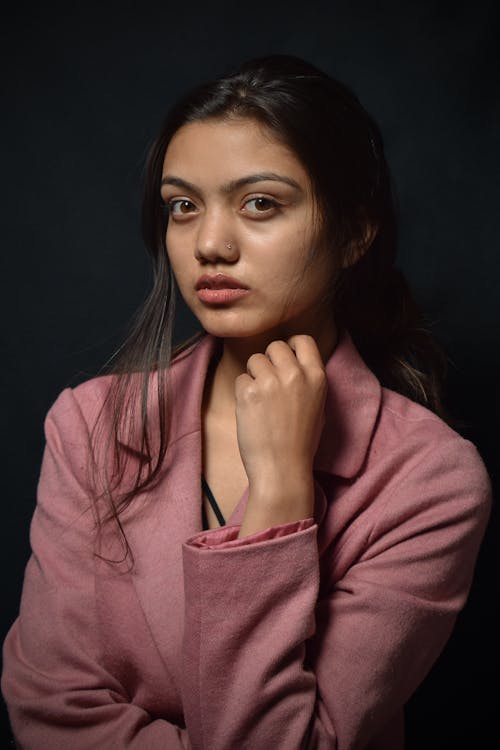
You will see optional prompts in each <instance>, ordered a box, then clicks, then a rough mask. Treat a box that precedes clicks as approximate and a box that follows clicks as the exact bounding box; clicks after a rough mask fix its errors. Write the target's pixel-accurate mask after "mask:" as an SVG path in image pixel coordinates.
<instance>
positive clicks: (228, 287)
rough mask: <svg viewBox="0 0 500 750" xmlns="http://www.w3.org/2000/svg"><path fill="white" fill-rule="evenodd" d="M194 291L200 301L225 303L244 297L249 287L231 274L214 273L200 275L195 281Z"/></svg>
mask: <svg viewBox="0 0 500 750" xmlns="http://www.w3.org/2000/svg"><path fill="white" fill-rule="evenodd" d="M196 291H197V294H198V299H199V300H201V302H206V303H208V304H225V303H227V302H234V301H235V300H238V299H241V298H242V297H245V296H246V295H247V294H249V292H250V289H249V288H248V287H247V286H246V284H243V282H242V281H239V280H238V279H235V278H233V277H232V276H227V275H226V274H223V273H216V274H213V275H212V274H205V275H203V276H201V277H200V278H199V279H198V281H197V282H196Z"/></svg>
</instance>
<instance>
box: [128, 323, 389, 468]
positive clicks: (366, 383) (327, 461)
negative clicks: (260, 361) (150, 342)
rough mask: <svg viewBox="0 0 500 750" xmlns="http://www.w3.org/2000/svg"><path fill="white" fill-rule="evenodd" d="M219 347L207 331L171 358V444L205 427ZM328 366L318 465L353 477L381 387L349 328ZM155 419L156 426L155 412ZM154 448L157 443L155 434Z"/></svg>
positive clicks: (374, 416)
mask: <svg viewBox="0 0 500 750" xmlns="http://www.w3.org/2000/svg"><path fill="white" fill-rule="evenodd" d="M220 347H221V342H220V340H219V339H217V338H216V337H215V336H212V335H210V334H206V335H205V336H203V338H202V339H200V340H199V341H198V342H196V343H195V344H194V345H192V346H191V347H190V348H188V349H187V350H186V351H185V352H182V353H181V354H180V355H178V356H177V357H176V358H175V360H174V361H173V362H172V365H171V368H170V373H169V375H170V381H169V385H168V388H169V393H168V396H169V399H170V403H171V404H172V405H173V409H172V410H171V427H170V436H169V443H170V444H171V443H173V442H174V441H177V440H179V439H181V438H182V437H184V436H186V435H189V434H191V433H193V432H201V406H202V398H203V390H204V385H205V380H206V377H207V372H208V368H209V366H210V364H211V362H212V359H213V358H214V357H215V356H218V355H219V354H220ZM325 370H326V375H327V380H328V393H327V398H326V405H325V424H324V426H323V431H322V433H321V438H320V443H319V446H318V450H317V452H316V456H315V460H314V468H315V469H317V470H319V471H326V472H329V473H331V474H335V475H337V476H341V477H344V478H346V479H347V478H352V477H354V476H355V475H356V474H357V473H358V472H359V470H360V468H361V466H362V464H363V461H364V459H365V456H366V453H367V450H368V447H369V444H370V440H371V437H372V434H373V431H374V428H375V423H376V420H377V416H378V413H379V409H380V403H381V392H382V391H381V386H380V383H379V381H378V380H377V378H376V377H375V375H374V374H373V373H372V372H371V370H369V369H368V367H367V366H366V364H365V363H364V361H363V360H362V358H361V356H360V355H359V353H358V351H357V349H356V347H355V345H354V343H353V341H352V339H351V336H350V334H349V333H348V332H347V331H342V332H339V340H338V342H337V345H336V347H335V349H334V351H333V353H332V355H331V356H330V358H329V360H328V362H327V363H326V366H325ZM152 390H153V389H152ZM150 403H151V405H152V403H153V402H152V401H151V402H150ZM153 414H154V411H153ZM151 421H152V425H153V427H154V425H155V419H154V417H153V418H152V420H151ZM126 444H127V445H128V446H129V447H130V448H132V449H133V450H136V451H137V450H138V441H137V440H135V439H132V440H130V439H129V440H127V441H126ZM152 447H153V449H154V448H155V447H156V440H155V439H154V438H153V445H152Z"/></svg>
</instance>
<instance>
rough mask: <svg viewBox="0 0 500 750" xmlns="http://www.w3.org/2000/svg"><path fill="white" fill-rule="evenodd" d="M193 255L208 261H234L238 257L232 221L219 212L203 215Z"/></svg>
mask: <svg viewBox="0 0 500 750" xmlns="http://www.w3.org/2000/svg"><path fill="white" fill-rule="evenodd" d="M195 257H196V259H197V260H199V261H201V262H203V261H205V262H210V263H213V262H214V261H218V260H222V261H225V262H226V263H234V262H235V261H236V260H237V259H238V257H239V250H238V246H237V243H236V241H235V237H234V231H232V223H231V221H229V220H228V219H227V217H224V216H223V215H221V214H217V215H210V216H209V215H207V216H205V217H203V219H202V220H201V221H200V227H199V231H198V234H197V237H196V247H195Z"/></svg>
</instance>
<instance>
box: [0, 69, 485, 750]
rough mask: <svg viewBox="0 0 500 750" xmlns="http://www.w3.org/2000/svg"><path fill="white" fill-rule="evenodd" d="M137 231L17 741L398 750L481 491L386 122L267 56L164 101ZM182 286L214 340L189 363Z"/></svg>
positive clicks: (49, 488)
mask: <svg viewBox="0 0 500 750" xmlns="http://www.w3.org/2000/svg"><path fill="white" fill-rule="evenodd" d="M143 218H144V230H145V238H146V242H147V245H148V248H149V250H150V253H151V255H152V259H153V263H154V268H155V282H154V288H153V290H152V292H151V295H150V297H149V299H148V301H147V302H146V304H145V306H144V308H143V310H142V312H141V314H140V315H139V316H138V317H137V319H136V322H135V327H134V329H133V330H132V332H131V335H130V337H129V340H128V342H127V345H126V346H125V348H124V349H123V351H122V353H121V359H120V361H119V362H118V363H117V364H116V365H115V368H114V371H113V372H112V373H111V374H108V375H106V376H102V377H99V378H95V379H93V380H90V381H88V382H87V383H84V384H83V385H81V386H78V387H77V388H75V389H74V390H71V389H67V390H65V391H63V393H62V394H61V395H60V397H59V398H58V400H57V401H56V403H55V404H54V406H53V407H52V408H51V410H50V412H49V414H48V416H47V420H46V435H47V446H46V451H45V455H44V461H43V466H42V473H41V478H40V485H39V496H38V505H37V509H36V511H35V515H34V518H33V522H32V528H31V543H32V549H33V554H32V557H31V559H30V561H29V563H28V566H27V571H26V578H25V583H24V589H23V596H22V601H21V609H20V615H19V618H18V619H17V620H16V622H15V623H14V625H13V626H12V628H11V630H10V631H9V633H8V635H7V638H6V641H5V644H4V673H3V677H2V687H3V691H4V695H5V697H6V700H7V704H8V706H9V711H10V717H11V721H12V726H13V731H14V734H15V736H16V738H17V741H18V742H19V745H20V747H22V748H36V750H40V749H41V748H47V750H49V749H50V750H54V748H58V747H69V746H71V747H72V748H73V749H74V750H76V749H79V748H81V749H83V748H141V749H142V748H152V749H153V748H162V750H163V749H164V748H175V749H177V748H178V749H180V748H207V749H208V748H210V750H234V749H235V748H239V749H240V748H248V749H251V750H255V749H256V748H259V749H260V748H273V749H275V748H281V749H282V750H291V749H297V750H298V748H338V749H339V750H347V749H349V750H353V749H354V748H357V749H361V748H370V749H371V750H374V749H375V748H383V749H384V750H391V749H396V748H402V747H403V744H404V740H403V733H404V732H403V706H404V704H405V702H406V701H407V699H408V698H409V697H410V695H411V694H412V693H413V691H414V690H415V688H416V687H417V686H418V685H419V683H420V682H421V681H422V680H423V679H424V677H425V675H426V674H427V672H428V671H429V669H430V667H431V666H432V664H433V663H434V661H435V660H436V658H437V656H438V655H439V653H440V652H441V650H442V649H443V647H444V645H445V643H446V641H447V639H448V637H449V635H450V632H451V630H452V628H453V624H454V621H455V619H456V616H457V614H458V612H459V611H460V609H461V608H462V607H463V605H464V603H465V601H466V597H467V593H468V590H469V587H470V584H471V579H472V575H473V569H474V564H475V560H476V556H477V552H478V548H479V545H480V542H481V539H482V536H483V533H484V529H485V526H486V523H487V518H488V513H489V506H490V485H489V481H488V476H487V474H486V471H485V469H484V466H483V464H482V462H481V459H480V458H479V456H478V453H477V451H476V449H475V448H474V446H473V445H472V444H471V443H470V442H468V441H466V440H464V439H462V438H461V437H460V436H459V435H458V434H457V433H456V432H454V431H453V429H452V428H451V427H449V426H448V425H447V424H446V422H445V421H444V418H443V417H444V415H443V410H442V406H441V401H440V377H441V361H442V360H441V358H440V355H439V351H438V349H437V347H436V346H435V345H434V344H433V343H432V340H431V338H430V336H429V335H428V334H427V333H426V332H425V330H424V329H423V327H422V321H421V318H420V316H419V313H418V311H417V309H416V307H415V304H414V302H413V300H412V298H411V295H410V292H409V290H408V287H407V285H406V284H405V281H404V279H403V278H402V276H401V274H399V273H398V272H397V271H396V270H395V268H394V259H395V247H396V229H395V218H394V207H393V201H392V197H391V187H390V178H389V173H388V168H387V165H386V162H385V158H384V153H383V146H382V140H381V137H380V133H379V131H378V128H377V126H376V124H375V123H374V122H373V120H372V119H371V118H370V117H369V116H368V114H367V113H366V112H365V110H364V109H363V108H362V106H361V104H360V103H359V101H358V100H357V99H356V97H355V96H354V95H353V94H352V93H351V92H350V91H349V90H348V89H346V88H345V87H344V86H342V85H341V84H339V83H338V82H336V81H335V80H333V79H332V78H330V77H329V76H327V75H325V74H324V73H322V72H321V71H319V70H317V69H316V68H314V67H313V66H311V65H309V64H308V63H305V62H304V61H301V60H299V59H296V58H292V57H286V56H275V57H269V58H261V59H257V60H251V61H249V62H247V63H245V64H243V65H242V66H241V68H240V69H239V70H238V71H236V72H235V73H232V74H230V75H228V76H226V77H225V78H222V79H220V80H217V81H215V82H211V83H209V84H207V85H204V86H201V87H199V88H197V89H196V90H194V91H192V92H190V93H189V94H188V95H187V96H185V97H184V99H182V100H181V101H180V102H179V103H178V104H177V105H176V106H175V107H174V109H173V110H172V111H171V113H170V115H169V117H168V119H167V121H166V123H165V125H164V127H163V130H162V132H161V134H160V136H159V138H158V139H157V141H156V143H155V144H154V145H153V147H152V150H151V153H150V156H149V161H148V166H147V171H146V178H145V198H144V214H143ZM174 279H175V282H176V283H177V285H178V287H179V290H180V292H181V294H182V296H183V298H184V300H185V301H186V303H187V305H188V306H189V307H190V309H191V310H192V311H193V313H194V314H195V315H196V317H197V318H198V320H199V322H200V324H201V331H200V334H199V335H197V336H195V337H194V338H193V339H191V340H190V341H188V342H186V343H185V344H184V345H183V346H180V347H178V348H177V349H176V350H174V352H173V353H172V352H171V331H172V319H173V305H174V291H173V290H174ZM418 402H420V403H418Z"/></svg>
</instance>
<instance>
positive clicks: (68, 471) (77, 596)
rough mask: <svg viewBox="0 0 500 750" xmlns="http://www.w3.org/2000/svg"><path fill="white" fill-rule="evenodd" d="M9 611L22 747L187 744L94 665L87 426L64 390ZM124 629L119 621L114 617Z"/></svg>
mask: <svg viewBox="0 0 500 750" xmlns="http://www.w3.org/2000/svg"><path fill="white" fill-rule="evenodd" d="M45 431H46V439H47V443H46V448H45V453H44V458H43V464H42V471H41V476H40V482H39V488H38V502H37V507H36V510H35V513H34V516H33V520H32V525H31V546H32V555H31V558H30V560H29V563H28V566H27V569H26V574H25V580H24V587H23V594H22V600H21V608H20V615H19V618H18V619H17V620H16V622H15V623H14V625H13V626H12V628H11V629H10V631H9V633H8V635H7V638H6V640H5V643H4V647H3V657H4V666H3V675H2V690H3V694H4V697H5V699H6V702H7V706H8V709H9V715H10V719H11V724H12V729H13V733H14V735H15V738H16V741H17V743H18V745H19V747H22V748H23V750H56V749H57V748H72V749H73V750H90V748H102V749H103V750H104V749H105V750H108V748H109V749H112V748H116V750H122V749H124V748H127V749H129V748H130V750H132V748H134V749H136V750H144V748H151V749H152V750H154V749H155V748H158V750H160V749H161V750H165V748H172V749H173V750H187V749H188V748H189V747H190V745H189V741H188V737H187V732H186V730H185V729H181V728H179V727H177V726H175V725H174V724H172V723H169V721H167V720H164V719H153V717H152V716H151V715H149V714H148V712H147V711H145V710H144V709H143V708H141V706H140V705H137V704H134V703H133V702H132V700H131V697H130V695H129V694H128V693H127V689H126V688H125V687H124V686H123V685H122V684H121V683H120V681H119V680H118V679H116V678H115V677H114V676H113V674H111V673H110V671H108V670H107V669H106V668H105V667H104V666H103V664H104V663H105V660H104V659H103V649H105V647H106V644H103V643H102V642H101V638H100V633H99V625H98V621H97V617H96V600H95V590H94V564H95V558H94V556H93V539H94V523H93V515H92V509H91V505H90V500H89V492H88V489H87V483H86V475H85V472H86V459H87V448H88V445H87V441H88V431H87V425H86V423H85V420H84V419H83V416H82V414H81V411H80V408H79V406H78V404H77V402H76V400H75V397H74V396H73V393H72V392H71V391H69V390H67V391H64V392H63V394H61V396H60V397H59V399H58V401H57V402H56V404H55V405H54V406H53V407H52V409H51V410H50V412H49V414H48V416H47V419H46V423H45ZM117 626H119V627H126V626H127V624H126V623H120V624H117Z"/></svg>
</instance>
